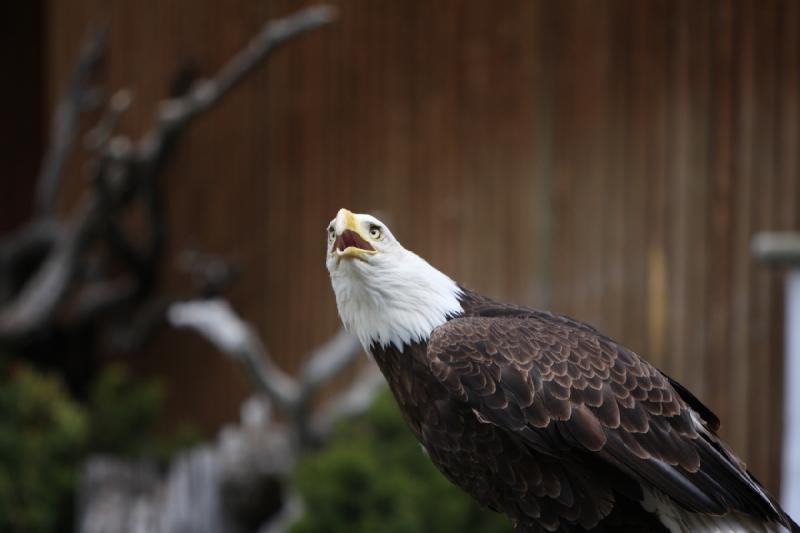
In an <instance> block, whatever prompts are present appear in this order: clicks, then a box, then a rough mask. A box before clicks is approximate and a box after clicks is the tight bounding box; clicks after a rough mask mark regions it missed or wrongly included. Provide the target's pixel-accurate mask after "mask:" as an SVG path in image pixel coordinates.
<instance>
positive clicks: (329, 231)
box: [328, 226, 336, 239]
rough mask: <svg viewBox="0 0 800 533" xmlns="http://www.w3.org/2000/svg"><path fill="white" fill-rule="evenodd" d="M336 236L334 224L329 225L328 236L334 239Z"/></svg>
mask: <svg viewBox="0 0 800 533" xmlns="http://www.w3.org/2000/svg"><path fill="white" fill-rule="evenodd" d="M335 236H336V232H335V231H334V229H333V226H328V238H329V239H333V238H334V237H335Z"/></svg>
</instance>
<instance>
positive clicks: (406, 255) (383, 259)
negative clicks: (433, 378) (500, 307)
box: [326, 209, 462, 351]
mask: <svg viewBox="0 0 800 533" xmlns="http://www.w3.org/2000/svg"><path fill="white" fill-rule="evenodd" d="M326 265H327V267H328V272H330V275H331V284H332V285H333V292H334V293H335V294H336V305H337V307H338V308H339V316H340V318H341V319H342V323H343V324H344V326H345V328H346V329H347V330H348V331H350V332H351V333H353V334H354V335H355V336H356V337H358V340H359V341H360V342H361V344H362V346H364V349H365V350H369V348H370V346H371V345H376V346H380V347H387V346H389V345H394V347H396V348H397V349H398V350H400V351H402V350H403V347H404V346H405V345H409V344H411V343H413V342H419V341H423V340H426V339H427V338H428V336H429V335H430V333H431V331H433V329H434V328H435V327H437V326H440V325H441V324H443V323H444V322H445V321H446V320H447V318H448V317H450V316H453V315H458V314H460V313H461V312H462V308H461V304H460V303H459V300H458V297H459V295H460V294H461V290H460V289H459V288H458V285H456V283H455V282H454V281H453V280H452V279H450V278H449V277H447V276H446V275H444V274H443V273H441V272H439V271H438V270H436V269H435V268H433V267H432V266H431V265H430V264H428V262H426V261H425V260H424V259H422V258H421V257H419V256H418V255H416V254H415V253H413V252H411V251H409V250H406V249H405V248H403V246H402V245H401V244H400V243H399V242H398V241H397V239H395V238H394V236H393V235H392V233H391V232H390V231H389V229H388V228H387V227H386V226H385V225H384V224H383V223H382V222H381V221H380V220H378V219H376V218H375V217H373V216H371V215H362V214H354V213H351V212H350V211H347V210H346V209H340V210H339V213H338V214H337V216H336V218H335V219H333V220H332V221H331V223H330V225H329V226H328V244H327V252H326Z"/></svg>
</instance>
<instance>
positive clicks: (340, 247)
mask: <svg viewBox="0 0 800 533" xmlns="http://www.w3.org/2000/svg"><path fill="white" fill-rule="evenodd" d="M334 230H335V232H336V238H335V239H334V241H333V246H331V254H333V255H335V256H336V257H337V258H339V259H340V260H341V259H344V258H348V259H349V258H353V259H361V260H365V259H366V257H367V256H369V255H374V254H376V253H378V252H377V250H375V248H373V247H372V245H371V244H370V243H369V237H368V236H366V235H364V234H363V233H362V229H361V224H359V223H358V217H357V216H356V215H355V214H354V213H351V212H350V211H348V210H347V209H339V212H338V213H337V214H336V221H335V222H334Z"/></svg>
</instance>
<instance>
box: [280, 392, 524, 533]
mask: <svg viewBox="0 0 800 533" xmlns="http://www.w3.org/2000/svg"><path fill="white" fill-rule="evenodd" d="M295 482H296V485H297V487H298V490H299V491H300V493H301V495H302V497H303V500H304V502H305V505H306V513H305V515H304V516H303V517H302V518H301V519H300V521H298V522H297V523H295V524H294V525H293V527H292V529H291V533H339V532H341V533H345V532H347V533H373V532H375V531H380V532H381V533H438V532H442V533H445V532H447V533H450V532H453V531H458V532H461V533H471V532H475V533H478V532H480V533H509V532H510V531H511V525H510V523H509V522H508V520H507V519H506V518H505V517H504V516H501V515H499V514H497V513H494V512H492V511H489V510H486V509H482V508H481V507H480V506H478V504H477V503H475V502H474V501H473V500H472V499H471V498H470V497H469V496H467V495H466V494H465V493H464V492H462V491H461V490H460V489H458V488H457V487H455V486H454V485H452V484H451V483H450V482H449V481H447V479H446V478H445V477H444V476H443V475H442V474H441V473H440V472H439V471H438V470H436V468H435V467H434V466H433V464H432V463H431V461H430V459H428V457H426V456H425V454H424V452H423V451H422V449H421V447H420V445H419V444H418V443H417V441H416V440H415V439H414V437H413V435H412V434H411V432H410V431H409V430H408V428H407V427H406V425H405V423H404V422H403V419H402V417H401V416H400V413H399V411H398V409H397V406H396V405H395V403H394V400H393V399H392V398H391V397H390V396H389V395H388V394H383V395H381V396H380V397H379V398H378V399H377V400H376V402H375V404H374V405H373V406H372V407H371V408H370V409H369V410H368V411H367V412H366V413H365V414H364V415H363V416H361V417H359V418H358V419H355V420H350V421H347V422H343V423H342V424H341V425H340V426H339V427H338V428H337V430H336V432H335V434H334V436H333V439H332V441H331V442H330V443H329V444H328V445H327V446H326V447H325V448H324V449H323V450H321V451H319V452H317V453H315V454H312V455H311V456H308V457H307V458H305V459H303V460H302V461H301V462H300V464H299V465H298V468H297V471H296V473H295Z"/></svg>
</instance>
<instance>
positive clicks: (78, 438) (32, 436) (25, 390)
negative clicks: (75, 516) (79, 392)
mask: <svg viewBox="0 0 800 533" xmlns="http://www.w3.org/2000/svg"><path fill="white" fill-rule="evenodd" d="M86 435H87V421H86V415H85V413H84V412H83V410H82V409H81V407H80V406H79V405H78V404H76V403H75V402H74V401H73V400H72V399H71V398H70V396H69V394H68V393H67V392H66V390H65V389H64V387H63V385H62V383H61V382H60V381H59V379H58V378H56V377H55V376H52V375H45V374H39V373H37V372H34V371H33V370H31V369H30V368H28V367H26V366H22V365H19V366H14V367H11V366H10V365H9V366H8V367H7V368H6V369H4V370H3V371H2V374H0V531H12V532H22V531H24V532H31V533H36V532H44V531H55V530H59V529H60V527H61V526H63V523H64V520H65V517H67V519H68V517H69V515H70V510H71V507H72V498H71V496H72V494H73V490H74V486H75V480H76V476H77V464H78V461H79V458H80V456H81V453H82V452H83V449H84V444H85V441H86Z"/></svg>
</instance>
